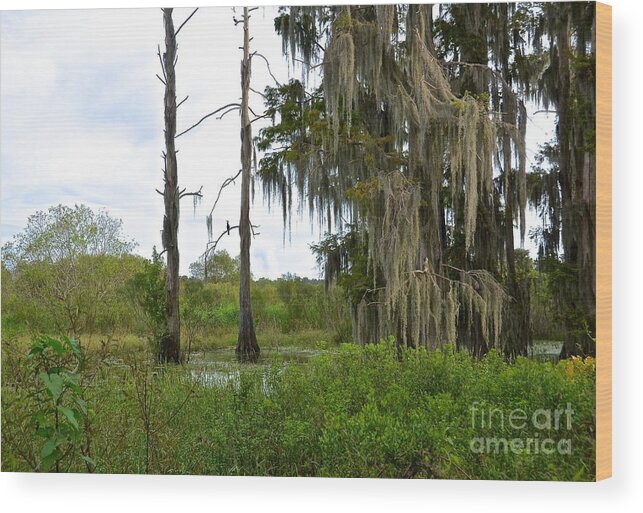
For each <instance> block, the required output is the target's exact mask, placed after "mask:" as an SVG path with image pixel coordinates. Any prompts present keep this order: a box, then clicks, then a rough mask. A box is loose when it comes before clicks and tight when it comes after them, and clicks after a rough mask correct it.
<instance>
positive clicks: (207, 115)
mask: <svg viewBox="0 0 643 513" xmlns="http://www.w3.org/2000/svg"><path fill="white" fill-rule="evenodd" d="M233 106H236V107H239V108H241V105H239V104H238V103H228V105H224V106H223V107H220V108H218V109H217V110H214V111H212V112H210V113H209V114H206V115H205V116H203V117H202V118H201V119H200V120H199V121H197V122H196V123H194V125H192V126H191V127H190V128H188V129H187V130H183V132H181V133H179V134H176V135H175V136H174V138H175V139H176V138H178V137H181V136H182V135H183V134H187V133H188V132H189V131H190V130H192V129H193V128H196V127H197V126H199V125H200V124H201V123H203V122H204V121H205V120H206V119H208V118H209V117H211V116H214V115H215V114H218V113H219V112H221V111H222V110H225V109H229V108H230V107H233Z"/></svg>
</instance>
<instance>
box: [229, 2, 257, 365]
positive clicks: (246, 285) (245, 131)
mask: <svg viewBox="0 0 643 513" xmlns="http://www.w3.org/2000/svg"><path fill="white" fill-rule="evenodd" d="M249 13H250V10H249V9H248V8H247V7H244V8H243V60H242V61H241V170H242V172H241V216H240V219H239V238H240V239H241V244H240V246H241V252H240V274H241V279H240V284H239V337H238V338H237V347H236V348H235V353H236V355H237V359H239V361H242V362H254V361H257V359H258V358H259V344H258V343H257V335H256V334H255V326H254V320H253V317H252V303H251V301H250V280H251V275H250V242H251V233H252V226H251V224H250V172H251V166H252V125H251V120H250V108H249V93H250V75H251V64H252V61H251V56H250V27H249V22H250V14H249Z"/></svg>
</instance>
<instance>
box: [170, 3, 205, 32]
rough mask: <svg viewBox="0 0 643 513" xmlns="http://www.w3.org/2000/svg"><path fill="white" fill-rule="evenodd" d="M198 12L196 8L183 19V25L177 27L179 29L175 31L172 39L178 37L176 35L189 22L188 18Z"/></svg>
mask: <svg viewBox="0 0 643 513" xmlns="http://www.w3.org/2000/svg"><path fill="white" fill-rule="evenodd" d="M198 10H199V8H198V7H197V8H196V9H194V11H192V14H190V15H189V16H188V17H187V18H186V19H185V21H184V22H183V23H181V25H179V28H178V29H176V32H175V33H174V37H176V36H178V35H179V32H180V31H181V29H182V28H183V25H185V24H186V23H187V22H188V21H190V18H191V17H192V16H194V15H195V14H196V12H197V11H198Z"/></svg>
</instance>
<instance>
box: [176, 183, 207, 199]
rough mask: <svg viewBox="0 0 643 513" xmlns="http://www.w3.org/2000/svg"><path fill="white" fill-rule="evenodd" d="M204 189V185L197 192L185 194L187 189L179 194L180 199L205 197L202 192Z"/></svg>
mask: <svg viewBox="0 0 643 513" xmlns="http://www.w3.org/2000/svg"><path fill="white" fill-rule="evenodd" d="M202 189H203V185H202V186H201V187H199V190H198V191H196V192H185V189H183V190H182V191H181V192H180V193H179V199H181V198H185V197H186V196H198V197H199V198H202V197H203V193H202V192H201V190H202Z"/></svg>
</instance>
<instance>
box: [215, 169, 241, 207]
mask: <svg viewBox="0 0 643 513" xmlns="http://www.w3.org/2000/svg"><path fill="white" fill-rule="evenodd" d="M241 171H242V169H239V172H238V173H237V174H236V175H234V176H230V177H228V178H226V179H225V180H224V181H223V183H222V184H221V187H220V188H219V194H217V199H215V200H214V205H212V209H211V210H210V215H212V212H214V209H215V208H216V206H217V203H219V199H220V198H221V193H222V192H223V189H225V188H226V187H227V186H228V185H230V184H231V183H233V182H234V181H235V180H236V179H237V178H239V175H240V174H241Z"/></svg>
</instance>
